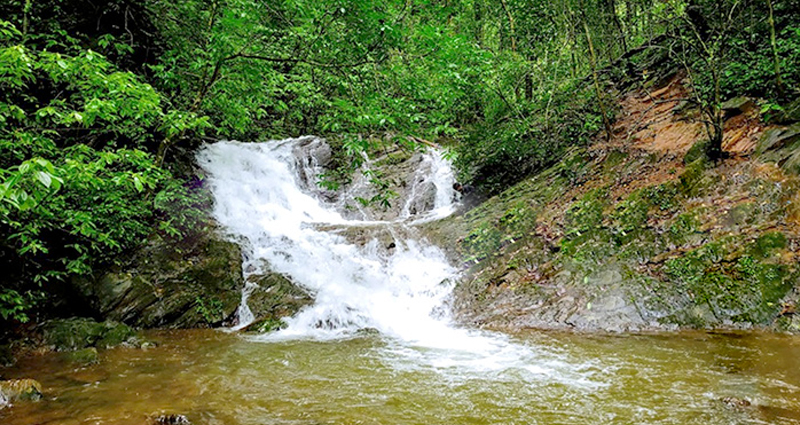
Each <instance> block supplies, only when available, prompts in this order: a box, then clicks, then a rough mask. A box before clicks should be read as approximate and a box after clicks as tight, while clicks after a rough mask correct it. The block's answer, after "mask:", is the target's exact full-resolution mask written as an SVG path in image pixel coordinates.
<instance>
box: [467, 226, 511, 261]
mask: <svg viewBox="0 0 800 425" xmlns="http://www.w3.org/2000/svg"><path fill="white" fill-rule="evenodd" d="M502 240H503V234H502V232H500V230H499V229H498V228H497V227H495V226H494V225H492V224H491V223H483V224H481V225H480V226H478V227H477V228H476V229H474V230H473V231H471V232H470V233H469V235H467V237H465V238H464V241H463V243H462V246H463V247H464V250H465V251H466V252H467V254H468V255H469V258H468V260H481V259H484V258H486V257H487V256H489V255H491V254H492V253H496V252H497V251H498V250H499V249H500V247H501V244H502Z"/></svg>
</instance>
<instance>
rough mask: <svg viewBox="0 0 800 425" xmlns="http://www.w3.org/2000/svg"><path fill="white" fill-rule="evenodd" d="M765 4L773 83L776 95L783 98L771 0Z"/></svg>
mask: <svg viewBox="0 0 800 425" xmlns="http://www.w3.org/2000/svg"><path fill="white" fill-rule="evenodd" d="M767 6H769V41H770V44H772V57H773V59H774V61H775V65H774V66H775V85H776V86H777V89H778V96H779V97H781V98H783V96H784V90H783V78H781V61H780V58H779V57H778V43H777V41H776V37H775V17H774V10H773V8H772V0H767Z"/></svg>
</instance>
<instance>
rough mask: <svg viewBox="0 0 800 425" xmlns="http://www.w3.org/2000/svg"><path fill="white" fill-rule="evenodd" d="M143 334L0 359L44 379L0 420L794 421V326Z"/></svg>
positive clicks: (797, 407) (797, 404) (8, 424)
mask: <svg viewBox="0 0 800 425" xmlns="http://www.w3.org/2000/svg"><path fill="white" fill-rule="evenodd" d="M150 337H151V338H153V339H154V340H156V341H158V342H159V343H160V345H159V346H158V347H155V348H150V349H144V350H142V349H133V348H124V347H120V348H116V349H112V350H106V351H102V352H101V353H100V359H101V362H100V363H99V364H97V365H92V366H88V367H75V366H74V365H70V364H68V363H65V362H64V361H63V360H62V358H61V356H59V355H58V354H48V355H42V356H32V357H29V358H25V359H23V360H22V361H20V363H19V364H18V366H17V367H15V368H14V369H9V370H0V372H1V373H2V374H3V375H4V377H5V378H19V377H29V378H34V379H37V380H39V381H40V382H41V383H42V384H43V386H44V390H45V393H46V398H45V399H44V400H42V401H39V402H29V403H18V404H17V405H15V406H13V407H10V408H6V409H4V410H0V423H2V424H4V425H23V424H122V425H125V424H137V425H139V424H144V423H147V420H148V419H147V418H148V416H149V415H156V414H161V413H180V414H184V415H186V416H187V417H188V418H189V419H190V420H191V421H192V423H194V424H309V425H310V424H610V423H614V424H617V423H618V424H800V367H799V366H800V360H798V354H800V338H797V337H790V336H782V335H771V334H709V333H672V334H665V335H655V336H597V335H575V334H554V333H527V334H520V335H515V336H512V337H508V338H506V337H504V336H497V335H494V336H491V338H495V339H499V340H502V341H503V343H502V344H499V345H498V347H499V348H497V349H496V350H494V351H492V350H489V354H488V355H482V356H473V355H471V354H470V353H469V352H468V351H460V352H454V351H452V350H444V349H442V350H436V349H430V348H421V347H413V346H409V345H408V344H404V343H400V342H396V341H392V340H390V339H385V338H383V337H381V336H379V335H365V336H362V337H358V338H353V339H346V340H337V341H327V342H325V341H307V340H306V341H302V340H301V341H283V342H280V341H274V342H256V341H251V340H248V339H245V338H242V337H240V336H236V335H232V334H227V333H223V332H219V331H175V332H159V333H154V334H151V335H150ZM724 397H738V398H740V399H746V400H748V401H750V402H751V403H752V404H751V406H748V407H731V406H729V405H727V404H726V403H724V402H722V401H720V399H722V398H724Z"/></svg>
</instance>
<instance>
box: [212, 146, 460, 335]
mask: <svg viewBox="0 0 800 425" xmlns="http://www.w3.org/2000/svg"><path fill="white" fill-rule="evenodd" d="M308 142H309V138H299V139H288V140H282V141H271V142H267V143H240V142H219V143H215V144H212V145H209V146H207V147H205V148H204V149H203V150H202V151H201V152H200V153H199V155H198V161H199V163H200V165H201V166H202V167H203V169H204V170H205V171H206V172H207V173H208V182H209V184H210V188H211V190H212V192H213V194H214V198H215V203H214V211H213V215H214V217H215V218H216V219H217V220H218V221H219V223H221V224H222V225H223V226H224V227H225V228H226V229H227V231H228V232H230V233H231V234H232V235H234V236H236V237H237V239H238V240H239V241H241V242H242V245H243V249H244V251H245V253H244V257H245V260H244V267H243V269H244V270H245V273H247V274H259V273H264V272H265V271H267V270H266V269H265V268H266V267H269V269H270V270H271V271H274V272H278V273H282V274H284V275H286V276H289V277H290V278H291V279H292V280H293V281H294V282H295V283H296V284H298V285H300V286H301V287H303V288H305V289H306V290H307V291H309V292H311V293H313V295H314V299H315V303H314V304H313V305H312V306H309V307H307V308H305V309H304V310H302V311H300V312H299V313H298V314H297V315H296V316H295V317H292V318H288V319H286V321H287V323H288V327H287V328H286V329H284V330H282V331H280V334H281V335H282V336H283V337H288V336H314V337H321V338H324V337H332V336H333V337H335V336H339V335H342V334H352V333H353V332H356V331H359V330H362V329H374V330H377V331H379V332H381V333H382V334H386V335H392V336H395V337H398V338H401V339H404V340H410V339H414V338H416V336H415V334H416V333H418V330H419V329H425V328H428V329H434V328H436V327H447V324H446V323H447V315H446V313H445V312H444V310H443V309H442V306H443V304H444V303H445V298H446V297H447V296H448V295H449V293H450V290H451V287H450V285H451V284H450V283H449V282H450V280H449V278H450V277H452V275H453V273H454V272H455V270H454V269H453V268H452V267H451V266H450V265H449V264H448V263H447V261H446V259H445V256H444V254H443V253H442V252H441V251H440V250H439V249H438V248H436V247H434V246H431V245H429V244H427V243H425V242H423V241H419V240H415V239H413V238H407V237H408V235H411V234H413V233H414V231H413V229H411V228H409V226H408V225H407V224H406V223H404V221H405V219H408V218H409V217H410V216H411V214H410V213H409V212H408V211H406V210H404V213H403V217H401V219H399V220H394V221H387V222H377V221H362V220H347V219H345V218H344V217H343V216H342V214H340V213H339V212H337V210H336V204H335V203H332V202H326V201H325V200H323V199H321V198H322V197H320V196H315V192H317V191H318V189H317V188H316V187H315V186H314V181H313V179H311V178H309V176H316V175H317V174H319V173H320V172H321V170H319V169H318V167H319V164H316V163H315V161H313V160H306V159H304V158H302V157H301V158H300V159H298V154H297V146H298V145H300V144H304V145H307V144H308ZM422 163H423V165H424V166H422V167H420V169H421V170H424V172H425V173H426V175H425V176H424V177H422V176H417V177H415V179H414V180H415V181H418V180H419V181H421V182H422V183H424V184H428V185H433V187H435V188H436V190H437V193H436V196H435V202H434V203H433V205H432V208H431V210H430V211H418V212H417V214H416V216H417V217H441V216H444V215H446V214H449V213H450V212H452V211H453V205H452V199H453V193H454V192H453V190H452V183H453V173H452V171H451V170H450V168H449V166H448V165H447V164H446V162H445V161H444V160H443V159H442V158H441V156H440V155H439V154H438V153H429V154H427V155H426V156H425V158H424V159H423V161H422ZM310 180H311V181H310ZM412 192H413V191H412ZM440 192H441V193H440ZM414 199H415V198H414V196H413V195H412V196H411V197H410V199H409V200H407V202H406V203H407V204H408V203H409V202H414ZM332 225H333V226H337V228H339V229H340V230H341V229H344V232H346V231H347V230H348V229H360V228H361V229H363V228H364V227H369V228H370V231H376V232H379V231H382V232H385V233H389V234H391V235H395V236H396V240H395V241H394V244H393V246H392V247H391V248H387V247H386V246H383V245H382V244H381V242H380V241H379V240H378V239H377V238H374V239H372V240H371V241H369V242H367V243H366V244H363V245H358V244H354V243H351V242H348V241H347V238H346V237H344V236H342V235H341V234H340V233H341V232H338V233H337V232H331V231H325V230H319V229H320V228H325V227H330V226H332ZM400 235H402V237H400ZM247 293H248V290H245V293H244V301H246V300H247ZM239 320H240V322H242V323H243V324H246V322H247V321H250V320H252V315H251V314H250V313H249V310H248V309H247V308H246V303H244V304H243V307H242V308H241V309H240V311H239Z"/></svg>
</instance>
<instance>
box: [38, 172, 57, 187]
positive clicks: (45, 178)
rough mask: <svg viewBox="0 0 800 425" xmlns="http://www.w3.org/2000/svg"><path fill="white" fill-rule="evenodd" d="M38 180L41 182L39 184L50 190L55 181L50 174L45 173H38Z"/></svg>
mask: <svg viewBox="0 0 800 425" xmlns="http://www.w3.org/2000/svg"><path fill="white" fill-rule="evenodd" d="M36 179H37V180H39V182H40V183H42V185H43V186H44V187H47V188H49V187H50V185H51V184H52V182H53V179H52V177H51V176H50V174H48V173H45V172H44V171H37V172H36Z"/></svg>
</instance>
